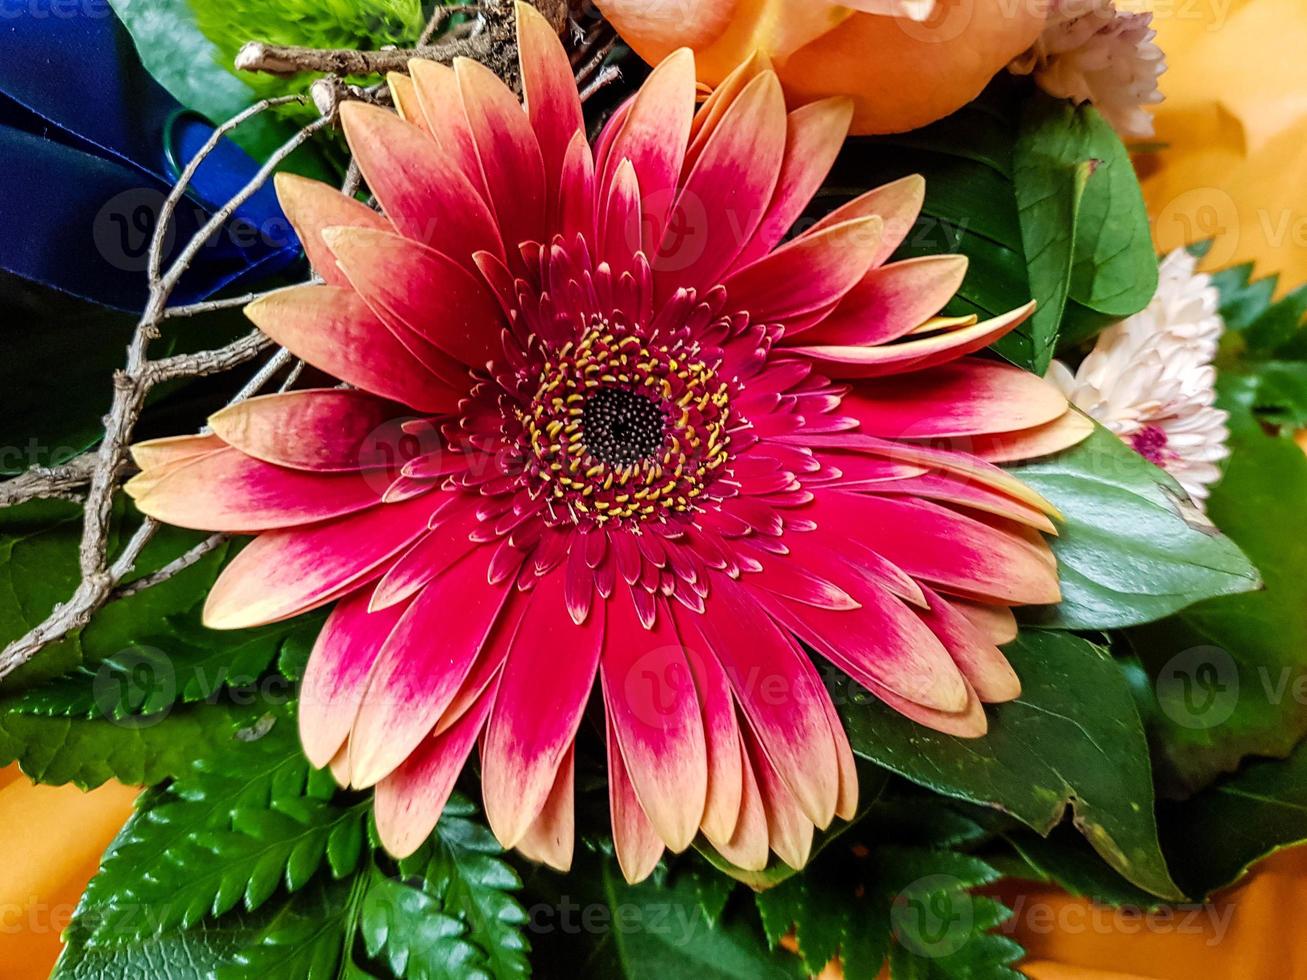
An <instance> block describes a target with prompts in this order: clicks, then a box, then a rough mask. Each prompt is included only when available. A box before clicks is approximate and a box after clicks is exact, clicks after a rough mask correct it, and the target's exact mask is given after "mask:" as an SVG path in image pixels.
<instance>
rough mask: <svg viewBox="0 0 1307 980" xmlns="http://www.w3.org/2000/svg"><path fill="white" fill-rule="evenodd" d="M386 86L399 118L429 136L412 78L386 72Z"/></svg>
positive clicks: (429, 131)
mask: <svg viewBox="0 0 1307 980" xmlns="http://www.w3.org/2000/svg"><path fill="white" fill-rule="evenodd" d="M386 87H387V88H389V89H390V99H391V101H392V102H394V103H395V112H396V113H398V114H399V118H400V119H403V120H404V122H407V123H412V124H413V125H414V126H416V127H417V128H418V129H420V130H422V132H424V133H426V134H427V135H428V136H430V135H431V129H430V127H429V126H427V120H426V116H424V115H423V114H422V103H421V102H420V101H419V100H418V90H417V86H416V85H414V84H413V79H411V78H409V76H407V75H405V74H403V73H402V72H397V71H392V72H387V73H386ZM369 210H370V209H369Z"/></svg>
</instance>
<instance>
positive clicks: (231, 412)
mask: <svg viewBox="0 0 1307 980" xmlns="http://www.w3.org/2000/svg"><path fill="white" fill-rule="evenodd" d="M402 412H403V409H402V408H401V407H400V406H398V405H396V404H395V403H394V402H390V401H386V400H384V399H381V398H377V397H375V396H373V395H369V394H368V393H367V392H365V391H357V390H354V389H350V388H307V389H304V390H301V391H287V392H282V393H280V394H275V395H261V396H260V397H258V398H248V399H246V400H245V401H243V402H238V403H237V404H235V405H231V406H229V407H227V408H224V409H222V410H221V411H220V412H217V413H215V414H213V415H210V416H209V426H210V428H212V429H213V431H214V434H215V435H218V436H221V437H222V439H223V440H224V441H225V442H227V443H228V444H229V445H231V446H234V447H235V448H236V449H239V450H240V451H241V452H243V453H245V454H246V455H248V456H253V457H254V458H255V459H261V460H263V461H264V462H265V463H275V464H276V465H278V466H288V467H290V468H292V469H300V470H313V471H315V472H333V471H347V470H360V469H368V468H372V467H398V466H399V465H401V464H402V462H403V455H402V449H401V445H400V443H401V442H402V441H403V438H404V433H403V431H402V430H400V428H399V425H398V417H399V416H400V415H401V414H402Z"/></svg>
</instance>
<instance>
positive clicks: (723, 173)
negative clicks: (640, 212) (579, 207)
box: [654, 72, 786, 298]
mask: <svg viewBox="0 0 1307 980" xmlns="http://www.w3.org/2000/svg"><path fill="white" fill-rule="evenodd" d="M785 122H786V120H785V98H784V96H783V95H782V94H781V85H780V82H779V81H778V80H777V78H776V73H775V72H764V73H763V74H761V75H759V76H758V77H757V78H755V79H754V80H753V81H752V82H750V83H749V84H748V85H747V86H746V87H745V89H744V91H743V92H741V93H740V96H739V98H737V99H735V100H734V101H733V102H732V103H731V105H730V107H729V108H728V109H727V110H726V113H725V114H724V115H723V117H722V120H721V123H720V124H719V125H718V126H717V129H716V131H715V132H714V133H713V134H712V136H711V137H710V138H709V140H708V142H707V145H706V146H705V147H704V150H703V153H702V154H701V155H700V156H699V159H698V160H697V161H696V162H695V164H694V167H693V169H692V170H691V171H690V173H689V176H688V177H687V178H686V179H685V183H684V186H683V187H682V188H681V192H680V194H679V196H678V197H677V200H676V204H675V206H674V207H673V208H672V211H671V214H670V216H669V217H668V220H667V231H666V234H664V236H663V238H662V243H661V245H660V246H659V249H658V253H657V256H656V259H655V261H654V269H655V271H656V272H658V273H659V279H658V282H659V295H660V296H662V297H664V298H666V297H669V296H671V295H672V294H673V293H674V292H675V291H676V290H677V289H678V288H682V287H684V288H694V289H696V290H698V291H699V292H700V293H702V292H705V291H706V290H708V289H711V288H712V287H713V286H716V285H717V284H718V283H719V282H720V281H721V278H722V275H723V273H725V271H726V270H727V269H728V268H730V266H731V263H732V262H733V261H734V259H735V257H736V256H737V255H739V254H740V252H741V251H742V250H743V249H744V246H745V245H746V244H747V243H748V241H749V239H750V238H751V237H752V236H753V233H754V230H755V229H756V228H757V226H758V222H759V221H761V220H762V216H763V214H764V212H765V211H766V209H767V205H768V202H770V200H771V196H772V192H773V191H774V190H775V188H776V180H777V177H778V176H779V174H780V166H781V160H782V159H783V158H784V155H785V128H786V127H785Z"/></svg>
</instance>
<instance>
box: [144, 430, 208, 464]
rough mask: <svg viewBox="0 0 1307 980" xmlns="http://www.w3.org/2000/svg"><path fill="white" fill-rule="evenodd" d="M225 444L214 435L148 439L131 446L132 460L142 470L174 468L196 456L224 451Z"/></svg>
mask: <svg viewBox="0 0 1307 980" xmlns="http://www.w3.org/2000/svg"><path fill="white" fill-rule="evenodd" d="M226 447H227V443H226V442H224V441H223V440H222V439H221V438H219V437H218V436H217V435H216V434H215V435H208V436H167V437H165V438H163V439H150V440H148V441H146V442H138V443H136V445H134V446H132V449H131V452H132V460H133V461H134V462H135V463H136V465H137V466H139V467H140V468H141V469H142V470H156V469H161V468H163V467H170V466H175V465H176V464H178V463H181V462H183V461H185V460H188V459H194V458H195V457H196V456H203V455H204V454H205V453H212V452H216V451H217V450H219V449H225V448H226Z"/></svg>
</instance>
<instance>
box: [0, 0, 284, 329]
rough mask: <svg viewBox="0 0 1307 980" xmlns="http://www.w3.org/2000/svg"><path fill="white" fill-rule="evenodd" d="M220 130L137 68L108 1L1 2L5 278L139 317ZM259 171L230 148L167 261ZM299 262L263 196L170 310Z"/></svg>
mask: <svg viewBox="0 0 1307 980" xmlns="http://www.w3.org/2000/svg"><path fill="white" fill-rule="evenodd" d="M212 133H213V127H212V126H211V125H210V124H209V123H208V122H207V121H206V120H204V119H203V118H201V117H200V116H198V115H197V114H195V113H191V112H188V111H186V110H185V109H183V108H182V106H181V105H180V104H179V103H178V102H177V101H176V100H174V99H173V98H172V96H170V95H169V94H168V93H167V92H166V91H164V89H163V88H162V87H161V86H160V85H159V84H158V83H157V82H155V81H154V79H152V78H151V77H150V76H149V74H148V73H147V72H146V71H145V69H144V68H143V67H142V66H141V63H140V60H139V58H138V57H137V55H136V49H135V47H134V46H133V44H132V40H131V37H130V36H129V35H128V33H127V31H126V30H125V29H124V28H123V26H122V25H121V24H120V23H119V21H118V20H117V18H116V17H115V16H114V15H113V12H112V10H111V9H110V7H109V5H108V3H107V0H0V175H2V176H0V269H4V270H7V271H9V272H12V273H15V274H17V275H19V276H22V277H23V278H26V279H32V280H35V281H37V282H40V283H44V284H45V285H48V286H53V287H54V288H56V289H59V290H62V291H64V292H67V293H72V294H74V295H76V296H80V297H83V298H85V299H90V300H93V301H95V302H98V303H102V304H104V305H106V306H111V307H115V308H117V309H124V310H139V309H141V307H142V306H143V305H144V303H145V300H146V293H147V290H146V276H145V268H146V249H147V247H148V245H149V241H150V235H151V234H152V231H153V228H154V224H155V218H156V216H157V214H158V210H159V207H160V205H161V204H162V202H163V199H164V197H165V196H166V195H167V193H168V191H169V189H170V188H171V187H172V185H173V183H174V181H175V180H176V178H177V175H178V171H179V169H180V168H181V167H182V166H185V164H186V162H187V161H189V160H190V159H192V157H193V156H194V155H195V153H196V152H197V151H198V150H199V148H200V147H201V146H202V145H203V144H204V142H205V141H206V140H207V139H208V138H209V137H210V135H211V134H212ZM257 170H258V164H257V163H256V162H255V161H254V159H252V158H251V157H250V156H249V155H248V154H246V153H245V152H244V151H243V150H241V149H240V148H239V147H238V146H236V144H234V143H232V142H231V141H230V140H226V139H224V140H223V141H221V142H220V143H219V145H218V147H217V148H216V149H215V150H214V151H213V153H211V154H210V155H209V156H208V157H207V158H206V159H205V161H204V162H203V163H202V164H201V165H200V168H199V170H198V172H197V173H196V176H195V179H194V181H192V183H191V186H190V189H189V191H188V193H187V196H186V197H185V199H184V200H183V201H182V202H181V204H180V205H179V207H178V210H177V215H176V218H175V220H174V222H173V226H172V229H171V231H170V233H169V235H168V239H167V241H166V246H167V247H166V250H165V259H166V258H167V255H168V254H172V253H175V252H176V251H177V250H178V249H180V248H181V247H182V246H183V245H184V244H185V243H186V242H187V241H189V240H190V238H191V236H192V235H193V234H194V232H195V230H196V229H197V228H198V227H199V226H200V225H201V224H202V223H203V222H204V221H206V220H207V219H208V218H209V217H210V216H211V215H212V214H213V212H214V211H215V210H217V208H219V207H221V206H222V205H223V204H224V203H226V202H227V201H228V200H230V199H231V197H232V196H233V195H234V194H235V193H236V192H237V191H238V190H239V189H240V188H241V187H243V186H244V185H245V184H246V183H247V182H248V181H249V180H250V178H252V177H253V176H254V174H255V173H256V171H257ZM299 256H300V247H299V242H298V241H297V240H296V238H295V236H294V233H293V232H292V231H291V229H290V226H289V224H288V222H287V221H286V218H285V215H284V214H283V213H282V211H281V208H280V207H279V206H278V204H277V199H276V195H275V193H274V192H273V190H272V188H271V186H270V185H269V186H265V187H263V188H261V189H260V190H259V191H258V192H256V193H255V194H254V196H253V197H251V198H250V200H249V201H247V202H246V203H245V204H244V205H243V206H242V207H240V208H239V209H237V211H236V212H235V214H234V215H233V217H232V219H231V220H230V221H228V222H227V224H226V225H225V227H224V228H223V229H222V230H221V231H220V232H219V233H218V234H216V235H215V236H214V237H213V239H212V240H211V241H210V242H209V244H207V245H206V246H205V247H204V248H202V249H201V250H200V253H199V255H198V256H197V257H196V259H195V261H194V262H193V263H192V264H191V267H190V269H189V270H188V272H187V274H186V275H185V276H183V278H182V280H181V282H180V284H179V286H178V289H177V290H176V292H175V293H174V294H173V298H172V302H173V303H189V302H194V301H196V300H199V299H203V298H205V297H207V296H209V295H212V294H213V293H215V292H217V291H219V290H221V289H224V288H226V287H229V286H237V285H245V284H249V283H253V282H254V281H255V280H257V279H259V278H263V277H265V276H268V275H271V274H273V273H275V272H277V271H280V270H282V269H285V268H286V267H287V266H288V265H290V264H291V263H293V262H295V261H296V260H297V259H298V258H299Z"/></svg>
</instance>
